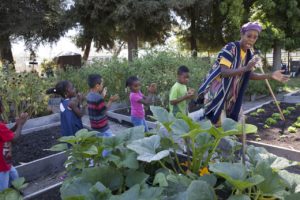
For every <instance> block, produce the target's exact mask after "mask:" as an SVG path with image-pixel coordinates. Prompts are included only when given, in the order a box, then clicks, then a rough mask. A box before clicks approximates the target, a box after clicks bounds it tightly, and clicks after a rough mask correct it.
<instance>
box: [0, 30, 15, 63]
mask: <svg viewBox="0 0 300 200" xmlns="http://www.w3.org/2000/svg"><path fill="white" fill-rule="evenodd" d="M0 59H1V60H3V59H4V60H7V61H9V63H13V62H14V58H13V54H12V51H11V43H10V40H9V35H3V36H1V37H0Z"/></svg>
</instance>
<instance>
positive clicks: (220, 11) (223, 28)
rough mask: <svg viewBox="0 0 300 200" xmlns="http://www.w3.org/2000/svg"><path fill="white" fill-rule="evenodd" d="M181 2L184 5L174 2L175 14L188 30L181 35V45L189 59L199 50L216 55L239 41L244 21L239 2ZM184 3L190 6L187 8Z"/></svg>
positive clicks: (201, 0) (238, 0) (218, 0)
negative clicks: (223, 48)
mask: <svg viewBox="0 0 300 200" xmlns="http://www.w3.org/2000/svg"><path fill="white" fill-rule="evenodd" d="M180 2H185V4H179V2H177V3H176V4H175V10H176V13H177V14H178V15H179V16H180V17H181V19H182V20H184V21H186V22H187V24H188V28H187V29H183V30H182V31H181V32H180V34H181V42H183V43H184V44H185V46H186V47H189V48H190V50H191V52H192V56H194V57H195V56H197V52H198V51H199V50H203V51H207V52H215V51H217V50H219V49H220V48H221V47H222V46H223V45H224V44H225V43H227V42H229V41H234V40H236V38H237V37H239V29H240V26H241V23H242V19H243V8H242V9H241V4H242V0H237V1H230V0H214V1H212V0H193V1H180ZM187 2H190V4H186V3H187ZM177 7H178V8H177ZM179 8H180V9H179Z"/></svg>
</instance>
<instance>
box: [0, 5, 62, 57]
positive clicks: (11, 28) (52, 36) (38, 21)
mask: <svg viewBox="0 0 300 200" xmlns="http://www.w3.org/2000/svg"><path fill="white" fill-rule="evenodd" d="M65 10H66V5H65V4H64V1H63V0H44V1H40V0H22V1H20V0H10V1H6V0H0V30H1V31H0V59H1V60H2V59H4V60H8V61H9V62H10V63H13V54H12V51H11V40H14V39H16V38H21V39H24V40H25V42H26V45H27V46H28V47H30V48H33V47H34V46H36V45H38V44H40V43H41V42H53V41H56V40H57V39H58V38H59V37H60V36H61V35H63V33H64V32H65V31H66V30H67V24H66V21H64V20H62V17H63V15H64V13H65Z"/></svg>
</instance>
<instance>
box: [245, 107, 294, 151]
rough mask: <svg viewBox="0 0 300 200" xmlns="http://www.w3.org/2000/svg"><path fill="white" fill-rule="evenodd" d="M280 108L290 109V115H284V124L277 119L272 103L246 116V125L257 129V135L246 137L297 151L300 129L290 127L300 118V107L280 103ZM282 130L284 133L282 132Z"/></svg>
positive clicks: (275, 109) (275, 108)
mask: <svg viewBox="0 0 300 200" xmlns="http://www.w3.org/2000/svg"><path fill="white" fill-rule="evenodd" d="M280 107H281V108H282V109H283V110H289V109H290V114H286V115H285V118H286V121H285V123H284V122H283V121H281V120H280V119H279V118H278V113H277V112H278V111H277V107H276V105H275V104H274V103H269V104H266V105H263V106H262V107H261V108H259V109H256V110H255V111H252V112H250V113H248V114H247V123H250V124H254V125H256V126H257V127H258V134H257V135H248V140H252V141H257V142H262V143H266V144H270V145H275V146H280V147H284V148H288V149H292V150H298V151H299V150H300V128H296V127H293V128H291V127H292V126H293V124H294V123H295V122H296V121H297V117H299V116H300V106H299V105H296V104H291V103H281V104H280ZM292 108H294V110H293V109H292ZM284 112H286V111H284ZM274 113H277V114H274ZM272 115H273V117H272ZM276 118H277V119H276ZM267 121H268V122H269V123H268V122H267ZM294 126H295V124H294ZM283 128H284V132H282V130H283ZM292 130H293V131H292ZM291 132H293V133H291Z"/></svg>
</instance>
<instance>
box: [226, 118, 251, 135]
mask: <svg viewBox="0 0 300 200" xmlns="http://www.w3.org/2000/svg"><path fill="white" fill-rule="evenodd" d="M222 129H223V131H224V135H226V136H230V135H241V134H242V130H243V126H242V124H241V123H238V122H236V121H234V120H232V119H230V118H225V119H224V120H223V121H222ZM244 131H245V134H249V133H257V127H256V126H254V125H252V124H245V129H244Z"/></svg>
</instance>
